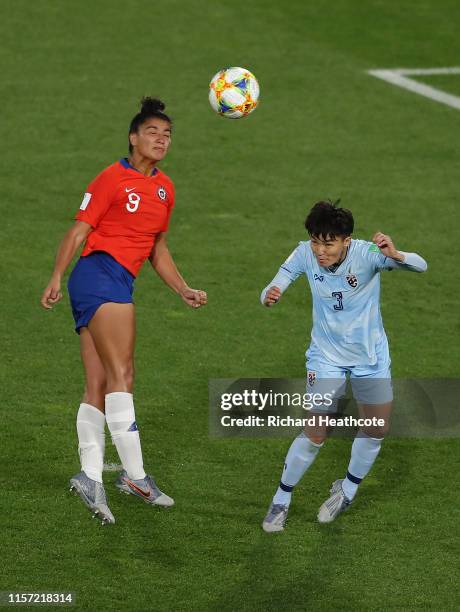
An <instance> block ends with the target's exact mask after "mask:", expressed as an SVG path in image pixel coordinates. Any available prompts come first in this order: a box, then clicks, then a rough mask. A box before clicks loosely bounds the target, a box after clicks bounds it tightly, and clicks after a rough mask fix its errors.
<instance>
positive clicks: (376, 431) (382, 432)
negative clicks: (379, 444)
mask: <svg viewBox="0 0 460 612" xmlns="http://www.w3.org/2000/svg"><path fill="white" fill-rule="evenodd" d="M362 431H364V433H365V434H366V436H369V438H385V436H386V435H387V434H388V432H389V431H390V423H389V421H385V422H384V424H383V425H375V426H372V427H363V429H362Z"/></svg>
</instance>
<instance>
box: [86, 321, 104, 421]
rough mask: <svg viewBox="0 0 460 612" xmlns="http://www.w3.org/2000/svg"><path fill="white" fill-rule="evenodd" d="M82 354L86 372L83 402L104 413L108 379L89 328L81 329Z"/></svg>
mask: <svg viewBox="0 0 460 612" xmlns="http://www.w3.org/2000/svg"><path fill="white" fill-rule="evenodd" d="M80 354H81V360H82V362H83V367H84V370H85V391H84V393H83V402H85V403H86V404H91V406H95V407H96V408H98V409H99V410H100V411H101V412H104V411H105V399H104V397H105V393H106V385H107V377H106V375H105V370H104V366H103V365H102V361H101V360H100V358H99V355H98V354H97V351H96V347H95V345H94V342H93V339H92V337H91V334H90V332H89V329H88V328H87V327H82V328H81V329H80Z"/></svg>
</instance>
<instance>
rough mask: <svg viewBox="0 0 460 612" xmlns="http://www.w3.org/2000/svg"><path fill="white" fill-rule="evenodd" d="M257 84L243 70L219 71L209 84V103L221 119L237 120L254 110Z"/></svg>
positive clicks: (251, 75) (253, 78) (256, 98)
mask: <svg viewBox="0 0 460 612" xmlns="http://www.w3.org/2000/svg"><path fill="white" fill-rule="evenodd" d="M258 99H259V83H258V82H257V79H256V77H255V76H254V75H253V74H252V72H249V70H246V69H245V68H225V69H224V70H220V71H219V72H218V73H217V74H216V75H214V77H213V78H212V81H211V82H210V84H209V102H210V104H211V106H212V108H213V109H214V110H215V111H216V113H219V115H221V117H227V118H228V119H239V118H240V117H246V116H247V115H249V113H252V111H253V110H254V109H255V108H256V106H257V104H258Z"/></svg>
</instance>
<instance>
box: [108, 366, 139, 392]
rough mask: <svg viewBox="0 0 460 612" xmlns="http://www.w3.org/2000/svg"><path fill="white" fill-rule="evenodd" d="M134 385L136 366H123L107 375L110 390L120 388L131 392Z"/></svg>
mask: <svg viewBox="0 0 460 612" xmlns="http://www.w3.org/2000/svg"><path fill="white" fill-rule="evenodd" d="M133 384H134V364H132V363H126V364H122V365H120V366H118V367H117V368H116V369H115V371H113V372H110V373H109V374H108V375H107V386H108V387H109V388H114V387H120V389H123V390H126V391H131V389H132V388H133Z"/></svg>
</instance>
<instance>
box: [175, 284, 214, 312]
mask: <svg viewBox="0 0 460 612" xmlns="http://www.w3.org/2000/svg"><path fill="white" fill-rule="evenodd" d="M180 296H181V298H182V299H183V300H184V302H185V303H186V304H187V305H188V306H191V307H192V308H200V306H206V304H207V303H208V296H207V294H206V291H201V289H190V287H185V289H182V291H181V292H180Z"/></svg>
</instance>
